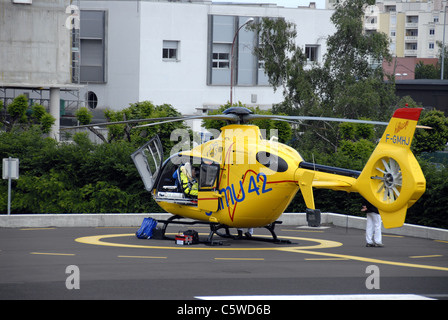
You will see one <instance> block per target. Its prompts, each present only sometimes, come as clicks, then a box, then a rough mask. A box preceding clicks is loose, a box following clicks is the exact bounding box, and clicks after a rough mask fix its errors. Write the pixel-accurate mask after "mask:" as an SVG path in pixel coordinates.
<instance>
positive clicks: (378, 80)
mask: <svg viewBox="0 0 448 320" xmlns="http://www.w3.org/2000/svg"><path fill="white" fill-rule="evenodd" d="M372 4H375V2H374V1H373V0H352V1H341V2H338V3H336V9H335V12H334V14H333V15H332V17H331V21H332V22H333V24H334V25H335V27H336V32H335V33H334V34H333V35H331V36H329V37H328V39H327V53H326V55H325V56H324V61H323V63H322V65H318V64H312V65H311V66H309V65H308V66H307V67H306V68H305V66H306V60H305V59H304V55H303V53H302V52H301V50H300V48H298V47H296V46H295V45H293V44H292V43H294V42H295V37H296V36H298V37H300V34H299V35H297V33H296V32H295V26H294V25H293V24H291V23H287V22H285V21H283V20H282V19H263V20H262V23H260V24H258V25H256V26H253V28H255V30H257V31H258V32H259V34H260V35H261V36H260V43H261V45H260V48H259V49H257V50H256V51H255V53H256V54H258V55H259V57H260V58H261V59H263V60H264V61H265V71H266V74H267V75H268V76H269V78H270V81H271V84H275V83H282V84H283V87H284V97H285V99H284V101H283V102H282V103H280V104H278V105H276V106H275V107H274V112H275V113H277V112H283V113H286V114H289V115H313V116H327V117H340V118H355V119H356V118H361V117H367V118H370V119H374V120H386V119H389V118H390V116H391V114H392V111H393V108H392V105H393V104H394V102H395V101H396V96H395V90H394V83H393V81H392V82H389V83H385V82H384V77H385V74H384V71H383V69H382V64H381V63H377V64H371V63H370V61H382V60H383V59H387V60H388V59H390V58H391V56H390V54H389V51H388V39H387V36H386V35H385V34H383V33H364V32H363V24H362V18H363V17H364V10H365V7H366V5H372ZM268 22H269V23H268ZM273 47H274V49H272V48H273ZM281 51H283V54H280V52H281ZM279 62H282V66H280V67H279V66H278V64H279ZM279 79H280V80H279ZM300 130H301V131H302V133H301V135H300V139H299V138H298V135H297V134H295V136H296V137H297V139H296V140H295V141H296V142H297V144H296V147H304V146H312V147H313V148H316V147H317V148H321V150H325V151H326V152H334V151H335V150H337V147H338V141H339V126H338V125H337V124H334V123H325V122H322V123H317V124H316V123H314V124H312V123H310V122H304V126H301V127H300Z"/></svg>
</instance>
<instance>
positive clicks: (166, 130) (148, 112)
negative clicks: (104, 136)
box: [105, 101, 192, 152]
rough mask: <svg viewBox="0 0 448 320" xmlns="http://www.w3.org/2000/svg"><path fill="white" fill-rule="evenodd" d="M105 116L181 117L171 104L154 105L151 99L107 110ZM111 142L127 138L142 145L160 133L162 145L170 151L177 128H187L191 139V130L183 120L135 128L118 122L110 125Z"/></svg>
mask: <svg viewBox="0 0 448 320" xmlns="http://www.w3.org/2000/svg"><path fill="white" fill-rule="evenodd" d="M105 116H106V118H107V120H108V121H111V122H113V121H123V120H135V119H149V118H165V117H181V116H182V115H181V113H180V112H178V111H177V110H176V109H175V108H173V107H172V106H171V105H169V104H163V105H157V106H156V105H154V104H152V103H151V102H150V101H142V102H137V103H133V104H130V106H129V107H128V108H125V109H122V110H120V111H112V110H106V111H105ZM150 123H154V121H147V122H140V123H138V124H139V125H143V124H150ZM108 129H109V142H112V141H120V140H125V141H128V142H131V143H132V144H133V145H134V146H140V145H142V144H144V143H145V142H146V141H148V140H149V139H150V138H151V137H153V136H155V135H158V136H159V137H160V140H161V141H162V146H163V149H164V151H165V152H169V151H170V150H171V149H172V148H173V147H174V145H175V144H176V143H177V141H172V140H171V134H172V132H173V131H175V130H176V129H182V130H185V132H188V135H189V138H190V140H191V136H192V133H191V130H189V129H188V127H187V126H186V125H185V124H184V123H183V121H178V122H169V123H163V124H158V125H156V126H149V127H142V128H135V126H134V125H130V124H117V125H111V126H108Z"/></svg>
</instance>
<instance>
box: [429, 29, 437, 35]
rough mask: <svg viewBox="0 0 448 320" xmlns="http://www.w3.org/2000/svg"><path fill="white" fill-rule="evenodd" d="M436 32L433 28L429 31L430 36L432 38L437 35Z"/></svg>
mask: <svg viewBox="0 0 448 320" xmlns="http://www.w3.org/2000/svg"><path fill="white" fill-rule="evenodd" d="M435 33H436V32H435V30H434V29H433V28H431V29H429V35H430V36H433V35H435Z"/></svg>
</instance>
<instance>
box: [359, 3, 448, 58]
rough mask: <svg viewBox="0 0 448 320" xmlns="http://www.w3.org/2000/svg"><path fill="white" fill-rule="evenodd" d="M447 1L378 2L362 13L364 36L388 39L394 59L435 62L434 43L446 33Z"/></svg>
mask: <svg viewBox="0 0 448 320" xmlns="http://www.w3.org/2000/svg"><path fill="white" fill-rule="evenodd" d="M445 6H446V1H442V0H421V1H416V0H414V1H412V0H411V1H393V0H378V1H377V2H376V5H373V6H369V7H367V9H366V12H365V18H364V29H365V31H366V32H372V31H380V32H383V33H385V34H387V35H388V36H389V39H390V52H391V54H392V55H393V56H394V57H412V58H436V57H437V56H438V54H439V48H438V46H437V41H440V42H442V40H443V34H444V29H445V24H444V10H445Z"/></svg>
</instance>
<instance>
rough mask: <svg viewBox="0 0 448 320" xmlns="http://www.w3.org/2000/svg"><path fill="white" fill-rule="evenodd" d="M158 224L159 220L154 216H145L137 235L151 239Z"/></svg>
mask: <svg viewBox="0 0 448 320" xmlns="http://www.w3.org/2000/svg"><path fill="white" fill-rule="evenodd" d="M156 226H157V221H156V220H154V219H152V218H144V219H143V222H142V225H141V226H140V229H138V230H137V232H136V233H135V235H136V236H137V238H139V239H151V237H152V233H153V230H154V228H155V227H156Z"/></svg>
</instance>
